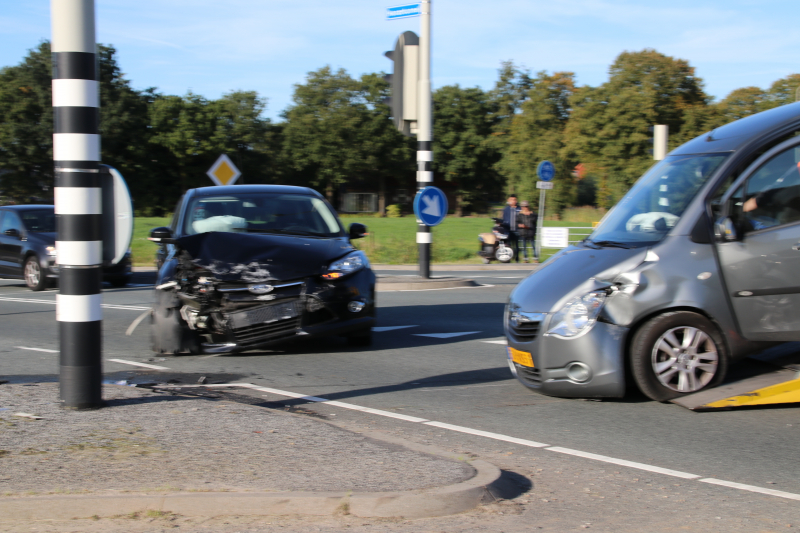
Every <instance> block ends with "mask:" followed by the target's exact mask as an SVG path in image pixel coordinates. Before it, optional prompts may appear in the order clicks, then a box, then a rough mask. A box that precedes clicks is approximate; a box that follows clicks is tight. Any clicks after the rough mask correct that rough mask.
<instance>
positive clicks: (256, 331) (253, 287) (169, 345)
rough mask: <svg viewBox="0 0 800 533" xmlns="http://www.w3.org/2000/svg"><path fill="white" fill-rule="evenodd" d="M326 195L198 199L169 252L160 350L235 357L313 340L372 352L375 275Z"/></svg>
mask: <svg viewBox="0 0 800 533" xmlns="http://www.w3.org/2000/svg"><path fill="white" fill-rule="evenodd" d="M365 234H366V227H364V226H363V225H362V224H351V225H350V229H349V231H346V230H345V229H344V227H343V226H342V224H341V222H340V221H339V219H338V217H337V216H336V213H335V211H334V210H333V209H332V208H331V206H330V205H329V204H328V203H327V202H326V201H325V199H324V198H323V197H322V196H321V195H320V194H319V193H317V192H316V191H314V190H311V189H306V188H302V187H288V186H278V185H237V186H228V187H205V188H201V189H193V190H190V191H188V192H187V193H186V194H185V195H184V197H183V198H182V199H181V201H180V202H179V203H178V207H177V209H176V211H175V214H174V215H173V218H172V224H171V225H170V227H168V228H167V227H164V228H156V229H154V230H152V231H151V233H150V240H152V241H154V242H157V243H160V244H161V247H160V249H159V251H158V253H157V259H156V261H157V263H158V265H159V271H158V277H157V281H156V302H155V305H154V308H153V313H152V336H153V351H155V352H157V353H180V352H189V353H200V352H203V353H226V352H237V351H242V350H249V349H252V348H256V347H261V346H265V345H268V344H273V343H276V342H283V341H287V340H289V339H295V338H300V337H308V336H322V335H344V336H346V337H347V339H348V340H349V341H350V343H351V344H354V345H362V346H363V345H369V344H370V343H371V340H372V326H373V325H374V323H375V274H374V273H373V272H372V270H371V269H370V265H369V261H368V260H367V257H366V255H364V253H363V252H361V251H359V250H357V249H356V248H354V247H353V246H352V244H351V243H350V241H351V240H352V239H358V238H361V237H363V236H364V235H365Z"/></svg>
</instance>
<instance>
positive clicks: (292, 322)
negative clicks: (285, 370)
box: [233, 318, 300, 346]
mask: <svg viewBox="0 0 800 533" xmlns="http://www.w3.org/2000/svg"><path fill="white" fill-rule="evenodd" d="M299 327H300V319H299V318H293V319H289V320H281V321H278V322H272V323H270V324H260V325H255V326H247V327H244V328H240V329H235V330H233V338H234V340H235V341H236V344H238V345H240V346H247V345H250V344H256V343H259V342H265V341H271V340H278V339H282V338H285V337H291V336H293V335H294V334H295V333H296V332H297V328H299Z"/></svg>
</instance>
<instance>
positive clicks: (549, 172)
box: [536, 161, 556, 259]
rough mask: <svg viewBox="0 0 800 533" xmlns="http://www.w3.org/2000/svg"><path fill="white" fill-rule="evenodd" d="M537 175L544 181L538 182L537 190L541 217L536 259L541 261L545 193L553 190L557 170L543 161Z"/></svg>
mask: <svg viewBox="0 0 800 533" xmlns="http://www.w3.org/2000/svg"><path fill="white" fill-rule="evenodd" d="M536 175H537V176H539V179H540V180H542V181H537V182H536V188H537V189H539V217H538V220H537V221H536V227H537V232H536V258H537V259H539V258H540V257H541V253H542V227H543V225H544V203H545V191H547V190H548V189H552V188H553V184H552V183H551V182H550V181H551V180H552V179H553V177H555V175H556V168H555V167H554V166H553V163H551V162H550V161H542V162H541V163H539V166H538V167H536Z"/></svg>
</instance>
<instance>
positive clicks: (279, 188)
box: [193, 185, 322, 198]
mask: <svg viewBox="0 0 800 533" xmlns="http://www.w3.org/2000/svg"><path fill="white" fill-rule="evenodd" d="M193 192H194V194H195V195H197V196H211V195H217V194H242V193H244V194H248V193H259V192H262V193H263V192H271V193H283V194H302V195H304V196H315V197H317V198H322V195H321V194H320V193H318V192H317V191H315V190H314V189H309V188H308V187H295V186H293V185H217V186H212V187H200V188H198V189H194V190H193Z"/></svg>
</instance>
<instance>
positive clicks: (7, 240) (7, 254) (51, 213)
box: [0, 205, 131, 291]
mask: <svg viewBox="0 0 800 533" xmlns="http://www.w3.org/2000/svg"><path fill="white" fill-rule="evenodd" d="M130 275H131V258H130V253H128V254H126V255H125V257H124V258H123V259H122V261H120V262H119V263H117V264H116V265H113V266H108V267H105V268H103V279H104V280H105V281H108V282H110V283H111V284H112V285H114V286H115V287H124V286H125V285H126V284H127V283H128V281H129V279H130ZM0 277H4V278H15V279H20V278H22V279H24V280H25V284H26V285H27V286H28V287H30V288H31V290H34V291H41V290H42V289H44V288H45V287H46V286H47V280H48V279H50V280H55V279H57V278H58V265H57V264H56V215H55V208H54V207H53V206H52V205H7V206H3V207H0Z"/></svg>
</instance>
